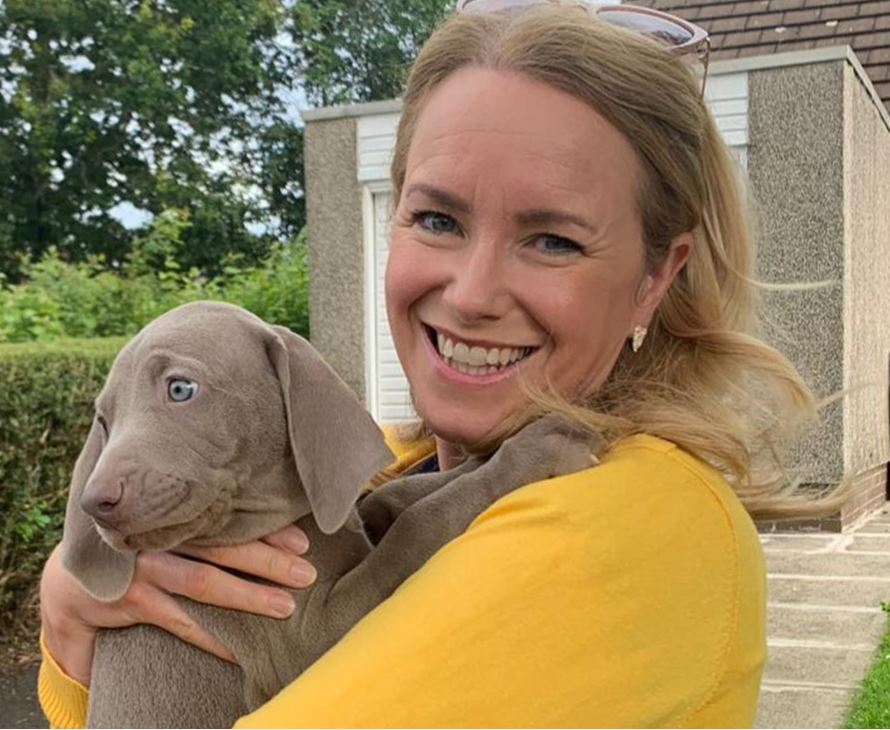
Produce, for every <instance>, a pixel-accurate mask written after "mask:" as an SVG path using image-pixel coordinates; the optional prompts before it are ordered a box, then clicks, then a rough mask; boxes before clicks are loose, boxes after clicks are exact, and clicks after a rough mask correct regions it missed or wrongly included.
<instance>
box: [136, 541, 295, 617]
mask: <svg viewBox="0 0 890 730" xmlns="http://www.w3.org/2000/svg"><path fill="white" fill-rule="evenodd" d="M270 549H271V548H270ZM233 567H235V566H233ZM136 570H137V573H140V574H141V576H144V581H145V582H146V583H148V584H149V585H151V586H155V587H157V588H160V589H161V590H162V591H164V592H166V593H175V594H177V595H180V596H185V597H186V598H191V599H192V600H193V601H198V602H199V603H209V604H211V605H214V606H220V607H221V608H233V609H236V610H238V611H248V612H249V613H257V614H261V615H263V616H271V617H273V618H287V617H288V616H290V615H291V614H292V613H293V612H294V606H295V604H294V599H293V596H291V595H290V594H289V593H287V592H286V591H283V590H281V589H280V588H275V587H274V586H267V585H261V584H259V583H253V582H251V581H247V580H243V579H242V578H238V577H237V576H235V575H232V574H230V573H227V572H226V571H224V570H220V569H219V568H217V567H215V566H213V565H208V564H207V563H198V562H195V561H194V560H187V559H185V558H181V557H178V556H176V555H173V554H171V553H143V554H141V555H140V556H139V558H138V560H137V561H136ZM133 600H138V599H137V598H134V599H133ZM139 602H140V603H143V601H139ZM152 623H154V621H152Z"/></svg>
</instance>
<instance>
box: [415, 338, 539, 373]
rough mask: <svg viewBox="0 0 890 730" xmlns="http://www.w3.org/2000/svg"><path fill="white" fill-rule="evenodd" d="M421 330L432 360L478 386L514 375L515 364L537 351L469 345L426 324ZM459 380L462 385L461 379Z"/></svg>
mask: <svg viewBox="0 0 890 730" xmlns="http://www.w3.org/2000/svg"><path fill="white" fill-rule="evenodd" d="M422 327H423V330H424V332H425V334H426V341H427V343H428V344H429V348H428V350H430V351H431V354H432V355H433V356H434V361H435V362H436V363H437V364H438V365H440V366H442V367H443V368H445V369H447V371H450V373H452V374H454V375H457V374H460V375H463V376H469V377H470V378H472V380H473V382H478V383H479V384H484V383H489V382H495V381H497V380H501V379H502V378H503V377H504V376H509V375H512V374H514V373H516V372H517V371H518V370H519V364H520V363H521V362H523V361H524V360H525V359H526V358H528V357H530V356H531V355H532V354H533V353H534V352H536V351H537V350H538V349H539V348H538V347H536V346H517V347H514V346H510V345H493V344H491V343H482V342H470V341H465V340H461V339H458V338H457V337H456V336H454V335H452V334H451V333H449V332H446V331H444V330H438V329H436V328H434V327H431V326H430V325H428V324H424V323H422ZM493 376H494V377H493ZM498 376H500V377H498ZM459 380H461V381H462V382H465V379H464V378H459Z"/></svg>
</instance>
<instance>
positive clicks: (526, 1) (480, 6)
mask: <svg viewBox="0 0 890 730" xmlns="http://www.w3.org/2000/svg"><path fill="white" fill-rule="evenodd" d="M540 4H541V0H463V1H461V0H458V3H457V9H458V11H460V12H462V13H498V12H502V11H504V10H516V9H518V8H525V7H528V6H530V5H540Z"/></svg>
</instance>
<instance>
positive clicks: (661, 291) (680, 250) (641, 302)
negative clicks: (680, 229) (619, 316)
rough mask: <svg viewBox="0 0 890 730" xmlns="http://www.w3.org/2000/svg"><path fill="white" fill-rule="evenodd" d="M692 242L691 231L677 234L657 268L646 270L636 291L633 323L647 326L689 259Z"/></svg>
mask: <svg viewBox="0 0 890 730" xmlns="http://www.w3.org/2000/svg"><path fill="white" fill-rule="evenodd" d="M693 243H694V237H693V235H692V233H683V234H681V235H679V236H677V237H676V238H675V239H674V240H673V242H672V243H671V247H670V248H669V249H668V252H667V256H665V257H664V261H662V262H661V264H660V265H659V266H658V268H656V269H655V270H654V271H649V272H646V274H645V276H644V277H643V280H642V282H640V288H639V290H638V291H637V300H636V304H637V307H636V313H635V317H634V324H641V325H644V326H648V324H649V322H650V321H651V320H652V316H653V314H654V313H655V310H656V308H657V307H658V305H659V303H661V300H662V299H663V298H664V295H665V294H667V290H668V289H669V288H670V286H671V283H672V282H673V281H674V278H675V277H676V276H677V274H679V273H680V270H681V269H682V268H683V267H684V266H685V265H686V261H687V260H688V259H689V255H690V253H692V246H693Z"/></svg>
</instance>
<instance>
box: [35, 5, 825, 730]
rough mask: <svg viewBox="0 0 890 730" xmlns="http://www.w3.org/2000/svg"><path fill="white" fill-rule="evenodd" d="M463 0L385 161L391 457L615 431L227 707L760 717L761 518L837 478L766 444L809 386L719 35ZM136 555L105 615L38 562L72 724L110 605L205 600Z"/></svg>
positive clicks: (441, 455) (430, 51)
mask: <svg viewBox="0 0 890 730" xmlns="http://www.w3.org/2000/svg"><path fill="white" fill-rule="evenodd" d="M459 6H460V7H461V8H464V9H465V10H466V11H467V12H465V13H458V14H456V15H455V16H453V17H452V18H450V19H449V20H447V21H446V22H445V23H444V24H443V25H442V27H441V28H440V29H439V30H438V31H437V32H436V33H435V34H434V35H433V36H432V37H431V38H430V40H429V41H428V42H427V44H426V45H425V47H424V49H423V51H422V52H421V54H420V56H419V58H418V59H417V61H416V63H415V64H414V67H413V69H412V72H411V75H410V77H409V79H408V83H407V88H406V91H405V95H404V100H403V112H402V117H401V120H400V124H399V130H398V136H397V140H396V149H395V154H394V156H393V162H392V183H393V191H394V196H393V199H394V201H395V207H394V212H393V225H392V240H391V245H390V257H389V261H388V266H387V271H386V304H387V311H388V316H389V321H390V325H391V330H392V334H393V340H394V342H395V346H396V349H397V352H398V355H399V359H400V361H401V363H402V366H403V368H404V370H405V373H406V375H407V378H408V382H409V385H410V388H411V393H412V396H413V400H414V403H415V406H416V409H417V412H418V414H419V416H420V417H421V419H422V423H421V428H420V430H419V431H416V432H415V433H414V436H418V438H413V437H412V438H411V439H410V440H408V442H406V441H405V440H404V439H402V440H399V439H398V438H397V435H396V434H393V433H390V434H389V436H390V443H391V446H392V447H393V449H394V451H396V452H397V454H398V456H399V458H398V460H397V462H396V463H395V464H394V465H392V466H391V467H389V468H388V470H386V476H390V477H395V476H398V475H401V474H405V473H409V472H411V471H412V470H417V471H420V472H431V471H437V470H446V469H449V468H450V467H453V466H455V465H457V464H459V463H460V462H461V461H462V460H463V459H465V457H466V454H467V453H468V452H469V453H482V454H487V453H489V452H491V451H494V450H495V449H497V448H498V447H499V446H500V445H501V444H502V443H503V442H504V440H505V439H506V438H507V437H508V436H509V435H510V434H511V433H512V432H514V431H516V430H517V429H519V428H521V427H523V426H524V425H527V424H528V422H529V421H531V420H533V419H535V418H537V417H538V416H540V415H541V414H542V413H547V412H557V413H560V414H562V415H564V416H566V417H568V418H569V419H572V420H573V421H574V422H576V423H577V424H578V425H579V426H580V427H582V428H586V429H589V430H590V431H592V432H594V433H595V434H596V442H597V443H598V444H602V448H601V449H598V450H597V452H596V453H594V454H591V456H592V457H593V458H592V462H593V463H592V465H591V466H590V467H589V468H584V469H582V470H581V471H578V472H576V473H572V474H569V475H566V476H563V477H560V478H553V479H546V480H543V481H533V480H529V481H531V482H532V483H529V484H526V485H525V486H523V487H521V488H520V489H518V490H516V491H514V492H512V493H510V494H508V495H507V496H506V497H502V498H501V499H499V500H498V501H496V502H495V503H493V504H492V505H491V506H490V507H489V508H487V509H486V510H485V511H484V512H482V513H481V514H480V515H478V517H477V518H476V519H475V520H474V521H473V522H472V523H471V524H470V525H469V526H468V527H467V529H466V531H465V532H464V533H463V534H461V535H460V536H459V537H458V538H457V539H454V540H452V541H451V542H449V543H448V544H447V545H445V547H443V548H442V549H441V550H439V551H438V552H437V553H436V554H435V555H433V557H432V558H431V559H430V560H429V561H428V562H427V563H426V564H425V565H424V567H423V568H422V569H421V570H419V571H418V572H417V573H415V574H414V575H413V576H412V577H411V579H410V580H408V581H406V582H405V583H404V584H403V585H402V586H401V587H400V588H399V589H398V590H397V591H395V592H394V593H393V594H392V595H391V596H390V598H389V599H387V600H386V601H385V602H384V603H382V604H381V605H380V606H379V607H378V608H377V609H375V610H374V611H372V612H371V613H369V614H368V615H367V616H366V617H365V618H364V619H363V620H362V621H361V622H359V623H358V624H357V625H356V626H355V627H354V628H352V630H351V631H349V633H348V634H347V635H346V636H345V637H343V639H342V640H341V641H340V642H339V643H338V644H336V645H335V646H334V647H333V648H332V649H331V650H330V651H328V652H327V653H326V654H325V655H324V656H322V657H321V658H320V659H318V661H316V662H315V663H314V664H313V665H312V666H311V667H310V668H309V669H308V670H307V671H306V672H305V673H304V674H302V675H301V676H300V677H298V678H297V679H296V680H295V681H294V682H292V683H291V684H290V685H288V686H287V687H285V688H284V689H283V690H282V691H281V692H280V693H279V694H278V695H277V696H275V697H274V698H273V699H272V700H271V701H269V702H267V703H266V704H265V705H263V706H262V707H260V708H259V709H258V710H256V711H255V712H253V713H252V714H250V715H247V716H246V717H244V718H242V719H241V720H240V721H239V723H238V724H239V726H242V727H283V726H295V725H300V726H399V727H401V726H428V727H441V726H468V725H474V726H480V727H485V726H497V727H502V726H514V727H526V726H546V727H562V726H569V727H577V726H607V727H609V726H610V727H619V726H621V727H624V726H631V727H634V726H635V727H649V726H658V727H661V726H670V727H702V726H710V727H722V726H734V727H746V726H751V725H752V724H753V722H754V718H755V714H756V708H757V699H758V692H759V686H760V678H761V674H762V670H763V664H764V661H765V656H766V633H765V607H766V596H765V566H764V561H763V556H762V553H761V550H760V544H759V540H758V536H757V532H756V530H755V527H754V524H753V522H752V517H772V518H775V517H787V516H795V515H805V514H819V513H824V512H826V511H828V510H831V509H833V508H835V507H836V506H837V504H838V502H839V500H840V499H841V496H840V495H839V494H838V495H835V496H834V497H832V498H830V499H823V500H821V501H811V500H808V499H807V498H806V497H803V496H799V495H798V494H796V493H795V486H794V484H793V483H791V482H790V481H789V480H788V478H787V477H786V475H785V473H784V471H783V467H782V463H781V459H780V457H779V456H777V455H778V454H780V453H781V446H782V444H783V441H784V439H785V438H786V437H787V436H788V435H789V434H790V433H791V432H792V431H793V427H794V425H795V424H796V423H798V422H800V421H802V420H805V419H806V418H808V417H809V416H811V415H812V410H813V408H812V398H811V395H810V392H809V390H808V389H807V387H806V386H805V385H804V383H803V382H802V381H801V380H800V378H799V376H798V375H797V373H796V372H795V371H794V369H793V367H792V366H791V365H790V364H789V363H788V361H787V360H786V359H785V358H784V357H782V355H780V354H779V353H778V352H776V351H775V350H773V349H771V348H770V347H768V346H767V345H766V344H764V343H763V342H761V341H760V340H758V339H757V338H756V336H755V334H756V317H755V314H754V312H755V310H754V303H755V296H754V291H753V288H752V285H751V278H750V272H751V270H752V258H753V246H752V243H751V238H750V234H749V230H748V224H747V219H746V214H745V210H744V207H743V197H744V196H743V194H742V191H741V190H740V188H739V179H738V174H737V171H736V169H735V166H734V163H733V162H732V159H731V157H730V155H729V153H728V151H727V149H726V147H725V145H724V143H723V142H722V141H721V139H720V136H719V134H718V132H717V129H716V126H715V124H714V120H713V119H712V118H711V116H710V114H709V112H708V110H707V108H706V106H705V104H704V102H703V99H702V93H701V88H702V87H701V84H702V79H701V78H699V77H697V76H696V75H695V74H694V73H693V72H692V71H691V70H690V66H689V64H688V63H687V62H686V60H685V57H686V56H687V55H689V54H690V53H691V54H695V55H697V54H699V53H701V52H703V51H705V52H706V49H707V45H706V38H705V37H704V35H703V32H702V31H701V30H700V29H697V28H695V27H694V26H689V24H683V23H682V22H680V21H677V22H674V21H673V20H672V19H671V18H670V17H669V16H664V15H659V16H658V17H657V18H655V21H657V22H656V26H657V28H658V32H657V33H655V34H654V35H655V36H657V40H655V41H653V39H652V38H649V37H646V36H645V33H641V32H640V27H639V24H638V23H636V22H635V21H634V17H633V16H634V15H635V14H636V15H638V16H645V18H646V23H645V24H644V25H647V24H650V21H651V22H655V21H653V20H652V19H653V17H654V16H652V15H651V14H650V13H648V11H645V10H634V9H633V8H629V7H628V6H621V10H620V11H617V10H615V11H613V12H612V13H611V15H612V16H615V14H616V13H617V14H618V15H620V16H621V21H622V22H621V24H620V25H621V27H616V26H615V25H613V24H611V21H609V20H608V17H609V15H610V14H609V13H604V12H602V11H601V9H600V4H599V3H591V4H590V6H589V7H588V6H587V4H585V3H583V2H569V1H567V2H565V3H560V2H546V3H545V2H541V3H537V2H534V0H515V2H510V1H509V0H462V2H461V3H460V4H459ZM471 8H472V9H473V11H472V12H470V10H471ZM588 11H590V12H588ZM665 24H667V28H668V29H672V28H674V27H676V28H678V29H679V31H682V33H680V36H679V40H677V36H675V35H674V34H673V33H665V32H663V31H664V29H665ZM679 31H678V32H679ZM684 33H685V35H684ZM666 43H667V45H666ZM687 51H688V52H689V53H687ZM545 422H546V421H545ZM534 425H538V424H534ZM534 425H533V426H532V427H534ZM421 433H423V434H425V435H427V436H429V437H430V438H426V439H421V438H419V435H420V434H421ZM343 448H344V450H345V451H348V449H349V448H350V444H348V443H345V444H343ZM502 453H503V451H498V452H497V453H496V454H495V456H494V457H493V459H497V458H498V456H500V455H501V454H502ZM526 455H527V453H526ZM582 457H583V458H584V463H585V464H586V461H587V453H586V451H585V452H584V453H582ZM469 463H470V464H472V463H473V462H472V461H470V462H469ZM489 463H490V462H489ZM461 468H465V465H462V466H461ZM523 473H524V474H527V471H523ZM424 476H426V475H424ZM385 490H386V485H384V486H383V487H381V491H380V492H378V493H377V494H376V495H372V497H380V498H381V499H384V498H385V497H384V496H383V495H385V494H386V492H385ZM442 494H446V495H447V493H446V492H444V491H443V492H437V493H436V494H435V495H433V496H436V497H441V495H442ZM436 504H437V506H439V505H438V503H436ZM447 509H448V505H447V503H444V504H442V505H441V512H437V514H441V519H442V520H443V521H444V520H446V519H447ZM406 512H407V513H408V514H410V509H409V510H407V511H406ZM426 524H427V523H424V526H425V525H426ZM424 526H421V527H420V528H419V529H421V530H423V529H425V527H424ZM289 537H290V538H293V537H294V536H293V535H292V534H291V535H290V536H289ZM270 545H271V546H272V547H282V546H283V545H284V538H283V536H282V535H280V534H276V535H273V536H271V537H270V538H268V539H267V543H264V544H258V543H251V544H249V545H247V546H242V547H240V548H229V549H228V550H230V551H231V552H230V553H225V552H223V551H217V552H216V553H215V554H213V555H206V554H205V555H204V556H203V557H205V558H206V559H208V560H211V561H213V562H217V563H222V564H224V565H230V566H232V565H234V566H236V567H238V568H239V569H241V570H243V569H244V566H245V556H246V555H247V554H248V552H247V551H249V550H253V551H257V550H260V549H266V550H268V548H269V547H270ZM267 554H268V553H267ZM252 555H253V554H252ZM170 557H171V556H168V558H170ZM199 557H202V556H201V555H199ZM177 560H178V558H177ZM290 560H291V561H292V564H293V565H294V566H296V565H298V564H301V562H300V561H299V560H294V559H293V557H292V556H291V558H290ZM248 564H249V563H248ZM139 565H141V566H142V568H143V570H144V572H145V573H146V577H145V578H144V579H142V580H141V581H135V582H134V586H135V590H134V588H131V590H130V594H129V595H127V596H125V597H124V599H122V601H123V605H121V606H117V607H114V608H108V607H107V606H95V605H94V604H93V603H90V601H89V599H88V598H85V597H84V596H83V595H82V594H80V593H78V592H76V591H75V590H74V589H73V588H72V587H71V581H70V580H68V579H67V578H66V577H65V576H64V575H63V574H62V573H61V572H60V570H59V568H58V566H57V565H56V564H55V563H54V562H53V561H52V560H51V561H50V564H49V565H48V566H47V572H46V577H45V578H44V581H43V588H44V591H43V595H44V598H45V602H44V621H45V623H44V627H45V628H44V633H45V637H46V643H47V648H48V653H47V658H46V661H45V664H44V674H43V676H44V680H43V682H42V692H41V696H42V697H43V701H44V706H45V707H47V708H49V709H50V710H53V711H54V712H55V714H53V717H54V718H55V719H56V722H61V721H69V722H72V721H73V722H76V721H78V720H79V719H80V718H81V715H79V714H77V713H78V708H77V706H76V702H77V701H79V702H81V703H84V702H85V701H86V700H85V696H86V693H85V690H84V688H82V687H80V688H78V687H76V685H74V683H73V682H72V680H71V679H70V678H69V677H68V676H66V674H67V675H74V676H81V677H84V676H86V677H88V676H89V667H90V662H89V659H90V653H89V652H90V641H91V638H90V637H91V633H90V632H93V634H94V633H95V626H96V625H124V624H128V623H133V622H134V619H133V618H132V616H131V615H130V614H128V613H127V612H128V611H130V613H136V614H137V617H136V619H135V620H137V621H147V622H151V623H157V624H158V625H161V626H165V625H166V626H169V627H171V628H169V630H174V629H175V628H176V626H177V624H176V622H175V621H174V620H173V618H171V615H164V616H159V615H158V612H157V611H155V610H154V609H153V604H152V601H150V600H146V598H144V597H140V595H139V592H140V590H141V591H143V592H144V594H145V595H148V596H158V595H160V596H161V597H162V598H165V599H169V594H170V593H171V592H177V591H179V592H184V593H185V595H190V596H194V592H189V590H188V589H187V588H186V589H184V588H182V587H181V585H182V581H180V582H179V583H177V584H176V585H173V582H172V581H170V580H166V579H165V578H164V577H163V575H162V574H161V571H160V570H158V565H159V558H158V557H157V556H150V555H149V556H145V555H143V556H140V558H139V560H138V561H137V566H139ZM175 565H177V566H178V567H177V569H178V570H179V571H183V572H185V573H187V572H188V571H189V570H193V569H194V566H193V565H189V563H188V561H185V562H177V563H175ZM137 572H138V570H137ZM256 573H257V574H260V575H262V576H263V577H266V578H270V579H272V580H275V581H277V582H280V583H283V584H287V585H297V584H298V583H294V582H290V583H288V581H287V580H286V579H283V578H281V577H280V575H278V574H277V573H275V572H274V571H271V570H270V571H265V572H263V571H262V569H261V568H260V567H259V566H258V567H257V568H256ZM212 576H213V577H212V579H209V580H207V581H206V585H207V586H208V587H209V588H208V592H211V591H210V589H212V593H213V595H212V597H208V596H206V595H205V596H203V597H202V596H198V597H197V598H198V600H202V598H203V599H206V600H208V601H209V602H211V603H218V604H219V605H222V606H226V607H233V608H242V609H247V610H253V611H256V612H267V610H266V609H267V607H266V606H265V605H264V604H263V605H261V603H262V600H264V596H265V597H266V598H268V596H269V594H268V593H262V592H261V590H260V588H261V589H265V588H268V587H267V586H262V587H257V586H254V585H253V584H250V583H245V582H244V581H240V580H239V579H236V578H234V577H232V576H230V575H226V574H220V575H217V574H212ZM205 577H206V576H205ZM224 586H226V587H227V590H226V591H225V592H226V593H227V594H230V596H229V595H227V597H225V598H224V597H221V596H220V595H219V591H221V590H222V588H223V587H224ZM251 591H252V592H251ZM254 594H255V595H254ZM168 605H169V604H168ZM279 615H280V614H279ZM85 616H87V617H88V618H86V619H85V618H84V617H85ZM179 628H180V629H181V628H182V627H181V626H180V627H179ZM187 629H188V630H187V631H184V632H182V633H180V634H179V635H183V634H185V636H184V638H186V640H188V641H192V642H193V643H196V644H198V645H200V646H202V647H205V648H208V649H210V650H212V651H215V652H216V653H218V654H219V655H221V656H224V649H220V647H219V646H217V645H216V644H214V643H213V641H212V640H210V639H208V637H207V636H205V635H204V634H202V633H201V629H200V627H197V626H195V627H192V626H188V627H187ZM51 656H54V657H55V658H56V659H58V660H59V662H60V664H61V666H60V665H57V664H55V663H53V659H52V658H51ZM65 697H68V698H71V697H75V698H76V699H75V700H70V699H69V702H68V704H66V703H65V702H64V700H63V699H60V698H65Z"/></svg>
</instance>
